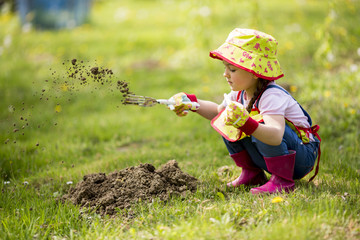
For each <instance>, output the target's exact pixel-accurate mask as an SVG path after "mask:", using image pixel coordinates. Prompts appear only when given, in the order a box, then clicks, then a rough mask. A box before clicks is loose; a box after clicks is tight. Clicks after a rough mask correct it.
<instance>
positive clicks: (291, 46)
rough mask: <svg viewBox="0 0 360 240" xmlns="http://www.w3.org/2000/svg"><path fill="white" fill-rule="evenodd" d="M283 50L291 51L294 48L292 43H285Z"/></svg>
mask: <svg viewBox="0 0 360 240" xmlns="http://www.w3.org/2000/svg"><path fill="white" fill-rule="evenodd" d="M285 48H286V49H287V50H291V49H293V48H294V43H293V42H291V41H287V42H285Z"/></svg>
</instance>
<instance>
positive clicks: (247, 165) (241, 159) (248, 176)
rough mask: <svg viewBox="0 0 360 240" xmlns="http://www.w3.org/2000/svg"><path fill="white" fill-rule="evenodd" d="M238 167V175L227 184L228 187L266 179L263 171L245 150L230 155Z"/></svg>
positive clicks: (255, 182)
mask: <svg viewBox="0 0 360 240" xmlns="http://www.w3.org/2000/svg"><path fill="white" fill-rule="evenodd" d="M230 156H231V157H232V159H233V160H234V162H235V164H236V165H237V166H238V167H241V168H242V172H241V175H240V177H238V178H237V179H235V180H234V181H232V182H229V183H228V184H227V186H228V187H231V186H232V187H238V186H240V185H257V184H263V183H265V182H266V181H267V178H266V176H265V173H264V171H263V170H262V169H261V168H259V167H257V166H256V165H255V164H254V163H253V161H252V160H251V157H250V155H249V154H248V152H247V151H245V150H243V151H241V152H239V153H235V154H231V155H230Z"/></svg>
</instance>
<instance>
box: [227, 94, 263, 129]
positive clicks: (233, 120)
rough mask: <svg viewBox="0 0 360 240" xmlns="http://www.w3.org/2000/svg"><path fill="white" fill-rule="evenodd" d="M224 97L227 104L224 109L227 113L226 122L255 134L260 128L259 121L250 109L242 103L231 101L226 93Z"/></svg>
mask: <svg viewBox="0 0 360 240" xmlns="http://www.w3.org/2000/svg"><path fill="white" fill-rule="evenodd" d="M224 98H225V101H226V104H227V106H226V108H225V110H224V111H225V113H226V117H225V118H224V123H225V124H226V125H233V126H234V127H236V128H239V129H240V130H241V131H243V132H244V133H245V134H246V135H251V134H253V132H255V130H256V129H257V128H258V126H259V123H258V122H257V121H255V120H254V119H252V118H251V117H250V115H249V113H248V111H247V110H246V108H245V107H244V106H243V105H242V104H240V103H238V102H234V101H230V100H229V98H228V96H227V95H226V94H224Z"/></svg>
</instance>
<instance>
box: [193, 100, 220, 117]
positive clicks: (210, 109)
mask: <svg viewBox="0 0 360 240" xmlns="http://www.w3.org/2000/svg"><path fill="white" fill-rule="evenodd" d="M198 103H199V104H200V108H199V110H197V111H196V112H197V113H198V114H199V115H200V116H202V117H204V118H206V119H209V120H211V119H213V118H214V117H215V116H216V115H217V114H218V113H219V112H220V111H221V110H222V109H224V107H223V106H222V105H221V104H220V105H218V104H216V103H214V102H210V101H205V100H200V99H198Z"/></svg>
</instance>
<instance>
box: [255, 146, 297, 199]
mask: <svg viewBox="0 0 360 240" xmlns="http://www.w3.org/2000/svg"><path fill="white" fill-rule="evenodd" d="M295 155H296V152H295V151H290V153H289V154H288V155H283V156H278V157H264V159H265V163H266V166H267V168H268V170H269V172H271V173H272V175H271V178H270V180H269V181H268V182H267V183H266V184H264V185H262V186H260V187H257V188H252V189H251V190H250V191H251V193H252V194H261V193H270V194H272V193H276V192H281V191H282V190H285V192H289V191H293V190H294V187H295V183H294V180H293V174H294V166H295Z"/></svg>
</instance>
